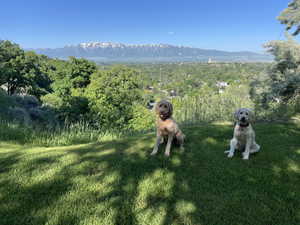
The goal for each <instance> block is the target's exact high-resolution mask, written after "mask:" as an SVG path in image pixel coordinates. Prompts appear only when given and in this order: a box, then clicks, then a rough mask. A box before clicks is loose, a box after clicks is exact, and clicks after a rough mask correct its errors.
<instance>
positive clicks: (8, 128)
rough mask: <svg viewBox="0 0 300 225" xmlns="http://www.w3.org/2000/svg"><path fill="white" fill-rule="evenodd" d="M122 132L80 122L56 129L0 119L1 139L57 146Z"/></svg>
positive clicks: (107, 138) (101, 139) (109, 138)
mask: <svg viewBox="0 0 300 225" xmlns="http://www.w3.org/2000/svg"><path fill="white" fill-rule="evenodd" d="M120 136H121V133H118V132H115V131H114V132H113V131H102V130H100V129H95V128H92V127H91V126H90V125H89V124H87V123H84V122H78V123H76V124H71V125H68V126H64V127H60V128H56V129H42V128H41V127H29V126H25V125H23V124H21V123H17V122H8V121H4V120H2V121H0V141H8V142H13V143H20V144H32V145H43V146H57V145H70V144H81V143H88V142H97V141H106V140H114V139H118V138H119V137H120Z"/></svg>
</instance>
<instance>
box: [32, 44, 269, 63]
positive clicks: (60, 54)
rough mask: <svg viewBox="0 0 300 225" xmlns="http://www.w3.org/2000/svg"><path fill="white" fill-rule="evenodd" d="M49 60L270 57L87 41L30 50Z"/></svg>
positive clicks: (257, 59) (259, 59) (266, 57)
mask: <svg viewBox="0 0 300 225" xmlns="http://www.w3.org/2000/svg"><path fill="white" fill-rule="evenodd" d="M31 50H34V51H36V52H37V53H39V54H44V55H47V56H49V57H52V58H60V59H65V58H68V57H69V56H74V57H83V58H87V59H90V60H94V61H97V62H176V61H178V62H180V61H181V62H182V61H183V62H189V61H190V62H197V61H199V62H205V61H206V62H207V61H212V62H214V61H216V62H269V61H272V59H273V57H272V56H271V55H268V54H260V53H256V52H249V51H239V52H228V51H220V50H212V49H200V48H193V47H186V46H176V45H169V44H122V43H112V42H89V43H81V44H78V45H67V46H65V47H62V48H38V49H31Z"/></svg>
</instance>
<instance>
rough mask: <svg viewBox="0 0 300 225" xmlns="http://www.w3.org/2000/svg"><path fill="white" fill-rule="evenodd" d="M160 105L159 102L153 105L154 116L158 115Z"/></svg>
mask: <svg viewBox="0 0 300 225" xmlns="http://www.w3.org/2000/svg"><path fill="white" fill-rule="evenodd" d="M160 103H161V101H159V102H156V103H155V107H154V111H155V113H156V114H158V113H159V112H158V106H159V104H160Z"/></svg>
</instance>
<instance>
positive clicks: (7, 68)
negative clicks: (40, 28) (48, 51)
mask: <svg viewBox="0 0 300 225" xmlns="http://www.w3.org/2000/svg"><path fill="white" fill-rule="evenodd" d="M46 62H47V57H45V56H40V55H37V54H35V53H34V52H24V51H23V50H22V49H21V48H20V47H19V46H18V45H17V44H13V43H11V42H10V41H1V42H0V75H1V76H0V85H5V86H6V87H7V93H8V94H9V95H13V94H15V93H17V92H19V91H21V90H22V91H24V92H25V93H27V94H31V95H35V96H37V97H40V96H41V95H44V94H47V93H48V92H49V91H50V82H51V81H50V79H49V77H48V75H47V74H46V73H44V72H43V70H42V68H43V66H42V65H43V64H45V63H46Z"/></svg>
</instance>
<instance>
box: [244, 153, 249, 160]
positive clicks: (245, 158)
mask: <svg viewBox="0 0 300 225" xmlns="http://www.w3.org/2000/svg"><path fill="white" fill-rule="evenodd" d="M243 159H244V160H248V159H249V153H245V152H244V153H243Z"/></svg>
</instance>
